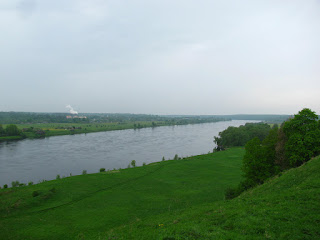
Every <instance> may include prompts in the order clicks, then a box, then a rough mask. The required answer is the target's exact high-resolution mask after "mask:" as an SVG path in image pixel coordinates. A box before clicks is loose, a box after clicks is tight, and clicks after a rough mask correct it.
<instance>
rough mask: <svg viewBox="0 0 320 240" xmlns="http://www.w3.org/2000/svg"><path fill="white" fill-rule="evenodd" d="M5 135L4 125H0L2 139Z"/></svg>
mask: <svg viewBox="0 0 320 240" xmlns="http://www.w3.org/2000/svg"><path fill="white" fill-rule="evenodd" d="M4 135H5V130H4V129H3V126H2V124H0V137H1V136H4Z"/></svg>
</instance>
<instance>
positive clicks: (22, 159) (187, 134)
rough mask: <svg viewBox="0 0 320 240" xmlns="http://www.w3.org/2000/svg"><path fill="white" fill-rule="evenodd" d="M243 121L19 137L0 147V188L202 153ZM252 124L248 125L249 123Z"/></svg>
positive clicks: (210, 149) (0, 144)
mask: <svg viewBox="0 0 320 240" xmlns="http://www.w3.org/2000/svg"><path fill="white" fill-rule="evenodd" d="M246 122H249V121H227V122H217V123H204V124H194V125H183V126H167V127H156V128H144V129H139V130H121V131H110V132H99V133H90V134H79V135H67V136H56V137H49V138H45V139H25V140H21V141H14V142H2V143H0V185H3V184H6V183H7V184H10V185H11V182H12V181H16V180H18V181H20V182H24V183H27V182H29V181H33V182H34V183H37V182H39V181H41V180H43V179H46V180H50V179H55V177H56V175H57V174H60V175H61V176H69V174H70V173H72V174H73V175H77V174H81V172H82V170H84V169H85V170H87V172H88V173H93V172H98V171H99V169H100V168H102V167H104V168H106V169H113V168H125V167H127V166H128V164H129V163H130V162H131V160H136V162H137V165H138V166H139V165H142V163H143V162H145V163H150V162H156V161H160V160H161V159H162V157H163V156H164V157H165V158H166V159H172V158H173V157H174V155H175V154H178V155H179V156H180V157H185V156H191V155H198V154H203V153H208V152H209V151H212V149H213V148H214V143H213V137H214V136H217V135H218V133H219V132H221V131H223V130H224V129H226V128H227V127H228V126H240V125H243V124H245V123H246ZM250 122H253V121H250Z"/></svg>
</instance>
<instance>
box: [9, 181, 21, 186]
mask: <svg viewBox="0 0 320 240" xmlns="http://www.w3.org/2000/svg"><path fill="white" fill-rule="evenodd" d="M19 184H20V183H19V181H13V182H11V185H12V187H19Z"/></svg>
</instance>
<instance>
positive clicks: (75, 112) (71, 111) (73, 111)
mask: <svg viewBox="0 0 320 240" xmlns="http://www.w3.org/2000/svg"><path fill="white" fill-rule="evenodd" d="M66 108H68V109H69V112H70V113H71V114H78V112H77V111H75V110H74V109H73V107H71V106H70V105H67V106H66Z"/></svg>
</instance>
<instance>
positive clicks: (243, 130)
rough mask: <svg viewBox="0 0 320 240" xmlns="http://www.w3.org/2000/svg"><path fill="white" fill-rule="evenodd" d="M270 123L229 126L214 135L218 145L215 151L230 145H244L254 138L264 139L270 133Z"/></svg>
mask: <svg viewBox="0 0 320 240" xmlns="http://www.w3.org/2000/svg"><path fill="white" fill-rule="evenodd" d="M269 130H270V125H268V124H266V123H246V124H245V125H244V126H243V125H242V126H240V127H228V128H227V129H226V130H224V131H222V132H220V133H219V136H218V137H214V143H215V144H216V145H217V147H216V148H215V151H220V150H224V149H225V148H228V147H236V146H244V145H245V144H246V143H247V142H248V141H249V140H251V139H252V138H255V137H257V138H259V139H260V141H262V140H263V139H264V138H265V137H266V136H267V135H268V133H269Z"/></svg>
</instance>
